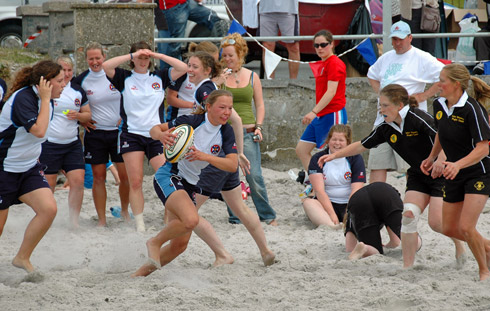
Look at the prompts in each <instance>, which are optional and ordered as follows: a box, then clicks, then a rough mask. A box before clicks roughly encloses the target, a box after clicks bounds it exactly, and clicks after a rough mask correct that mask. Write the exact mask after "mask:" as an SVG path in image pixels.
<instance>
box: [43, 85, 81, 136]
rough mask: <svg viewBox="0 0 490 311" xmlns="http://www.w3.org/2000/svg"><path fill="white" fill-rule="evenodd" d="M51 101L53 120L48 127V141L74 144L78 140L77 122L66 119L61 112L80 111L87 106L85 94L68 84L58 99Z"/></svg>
mask: <svg viewBox="0 0 490 311" xmlns="http://www.w3.org/2000/svg"><path fill="white" fill-rule="evenodd" d="M53 101H54V109H53V119H52V120H51V122H50V123H49V127H48V135H47V137H48V141H49V142H51V143H56V144H69V143H71V142H74V141H75V140H77V139H78V121H77V120H70V119H68V117H67V116H66V114H65V113H63V111H65V112H66V111H67V110H70V111H80V107H82V106H84V105H87V104H88V102H87V97H86V96H85V92H84V91H83V90H82V88H81V87H80V86H79V85H76V84H75V85H74V84H72V83H71V82H68V84H67V85H66V86H65V88H64V89H63V92H62V93H61V96H60V98H57V99H54V100H53Z"/></svg>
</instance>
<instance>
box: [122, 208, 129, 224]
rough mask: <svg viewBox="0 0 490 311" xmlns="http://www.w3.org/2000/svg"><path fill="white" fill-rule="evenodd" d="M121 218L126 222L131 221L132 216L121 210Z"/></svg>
mask: <svg viewBox="0 0 490 311" xmlns="http://www.w3.org/2000/svg"><path fill="white" fill-rule="evenodd" d="M121 217H122V218H123V219H124V221H125V222H130V221H131V216H130V215H129V212H128V211H124V210H121Z"/></svg>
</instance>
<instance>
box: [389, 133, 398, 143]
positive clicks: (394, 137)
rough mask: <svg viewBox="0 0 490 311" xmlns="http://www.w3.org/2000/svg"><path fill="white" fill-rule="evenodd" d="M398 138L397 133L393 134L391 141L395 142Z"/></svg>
mask: <svg viewBox="0 0 490 311" xmlns="http://www.w3.org/2000/svg"><path fill="white" fill-rule="evenodd" d="M397 140H398V137H397V136H396V134H393V135H391V136H390V141H391V143H393V144H394V143H396V141H397Z"/></svg>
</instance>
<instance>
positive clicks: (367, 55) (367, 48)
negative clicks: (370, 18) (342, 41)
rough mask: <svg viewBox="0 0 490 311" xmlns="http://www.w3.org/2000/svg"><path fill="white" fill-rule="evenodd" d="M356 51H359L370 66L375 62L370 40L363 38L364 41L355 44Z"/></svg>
mask: <svg viewBox="0 0 490 311" xmlns="http://www.w3.org/2000/svg"><path fill="white" fill-rule="evenodd" d="M357 51H359V53H361V55H362V57H364V59H365V60H366V62H367V63H368V64H369V65H371V66H372V65H373V64H374V63H375V62H376V54H375V53H374V49H373V44H372V43H371V40H369V39H368V40H364V42H362V43H361V44H359V45H358V46H357Z"/></svg>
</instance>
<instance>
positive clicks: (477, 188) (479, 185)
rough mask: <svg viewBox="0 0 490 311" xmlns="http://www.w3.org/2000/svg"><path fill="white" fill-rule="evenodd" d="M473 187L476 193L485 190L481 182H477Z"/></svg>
mask: <svg viewBox="0 0 490 311" xmlns="http://www.w3.org/2000/svg"><path fill="white" fill-rule="evenodd" d="M473 187H475V189H476V190H478V191H482V190H483V188H485V184H484V183H483V181H477V182H476V183H475V184H474V185H473Z"/></svg>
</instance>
